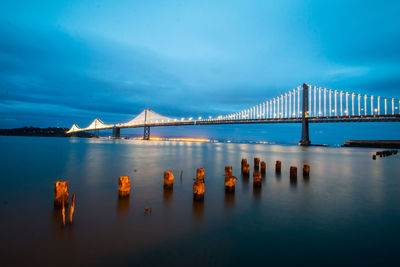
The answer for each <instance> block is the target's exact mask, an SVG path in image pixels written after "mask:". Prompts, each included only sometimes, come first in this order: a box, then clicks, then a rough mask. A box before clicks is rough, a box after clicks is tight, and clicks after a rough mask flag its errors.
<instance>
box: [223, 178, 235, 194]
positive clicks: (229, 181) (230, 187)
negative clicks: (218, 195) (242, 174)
mask: <svg viewBox="0 0 400 267" xmlns="http://www.w3.org/2000/svg"><path fill="white" fill-rule="evenodd" d="M235 185H236V177H235V176H232V175H231V176H229V177H228V178H225V191H227V192H232V191H235Z"/></svg>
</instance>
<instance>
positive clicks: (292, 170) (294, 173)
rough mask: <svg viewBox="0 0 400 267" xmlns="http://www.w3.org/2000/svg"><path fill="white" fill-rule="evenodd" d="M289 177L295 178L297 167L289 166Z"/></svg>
mask: <svg viewBox="0 0 400 267" xmlns="http://www.w3.org/2000/svg"><path fill="white" fill-rule="evenodd" d="M290 179H297V167H295V166H290Z"/></svg>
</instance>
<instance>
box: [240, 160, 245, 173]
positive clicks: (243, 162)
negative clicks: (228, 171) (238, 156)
mask: <svg viewBox="0 0 400 267" xmlns="http://www.w3.org/2000/svg"><path fill="white" fill-rule="evenodd" d="M246 164H247V159H245V158H243V159H242V161H241V162H240V165H241V169H242V171H243V166H245V165H246Z"/></svg>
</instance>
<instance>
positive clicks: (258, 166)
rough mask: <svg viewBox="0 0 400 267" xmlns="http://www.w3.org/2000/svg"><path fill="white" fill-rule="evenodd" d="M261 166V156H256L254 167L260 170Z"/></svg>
mask: <svg viewBox="0 0 400 267" xmlns="http://www.w3.org/2000/svg"><path fill="white" fill-rule="evenodd" d="M259 168H260V158H254V169H255V170H258V169H259Z"/></svg>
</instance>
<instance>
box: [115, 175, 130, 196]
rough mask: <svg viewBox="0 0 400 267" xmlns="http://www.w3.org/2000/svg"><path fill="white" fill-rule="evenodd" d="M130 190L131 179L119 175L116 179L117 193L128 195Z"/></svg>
mask: <svg viewBox="0 0 400 267" xmlns="http://www.w3.org/2000/svg"><path fill="white" fill-rule="evenodd" d="M130 192H131V180H130V179H129V176H120V177H119V180H118V195H119V196H120V197H128V196H129V194H130Z"/></svg>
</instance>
